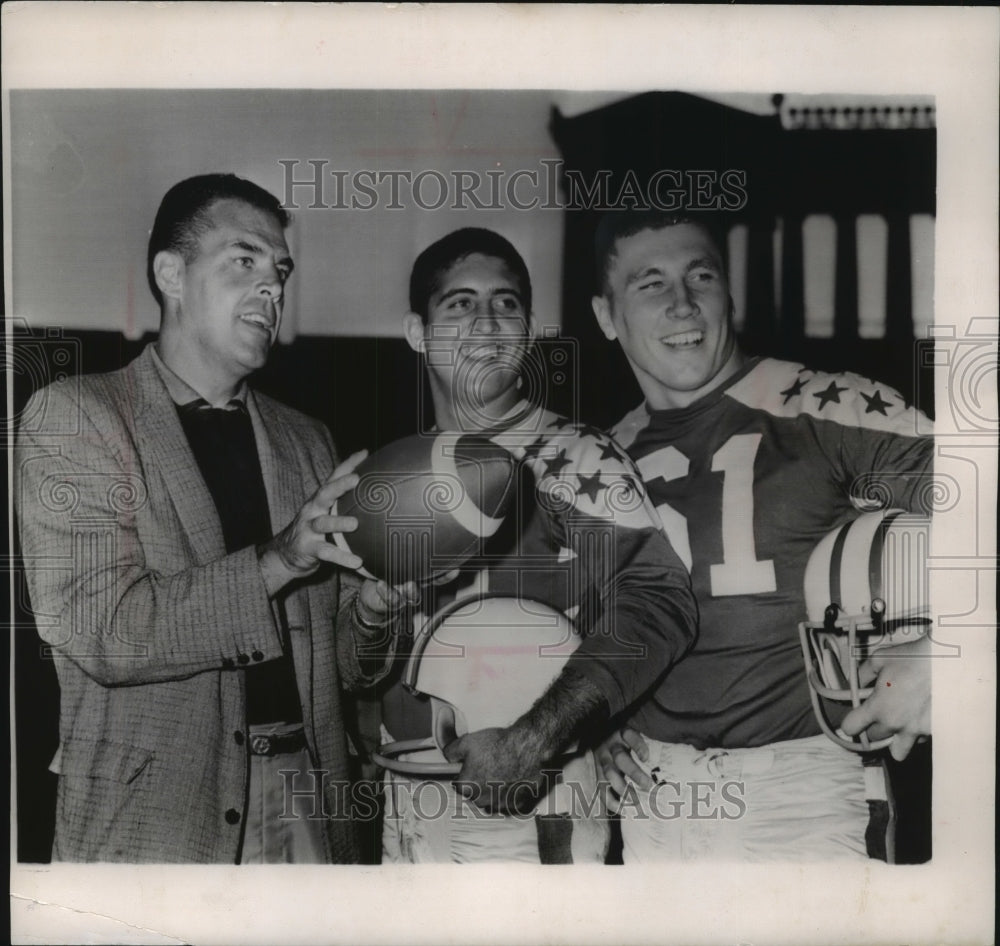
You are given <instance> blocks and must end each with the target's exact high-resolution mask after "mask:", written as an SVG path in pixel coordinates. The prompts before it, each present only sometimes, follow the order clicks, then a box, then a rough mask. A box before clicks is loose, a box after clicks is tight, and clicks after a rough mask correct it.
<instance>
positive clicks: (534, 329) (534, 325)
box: [528, 312, 538, 340]
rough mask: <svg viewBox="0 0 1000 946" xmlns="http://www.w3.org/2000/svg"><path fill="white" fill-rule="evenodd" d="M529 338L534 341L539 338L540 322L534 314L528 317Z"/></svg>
mask: <svg viewBox="0 0 1000 946" xmlns="http://www.w3.org/2000/svg"><path fill="white" fill-rule="evenodd" d="M528 338H530V339H532V340H534V339H536V338H538V322H537V320H536V319H535V313H534V312H532V313H531V314H530V315H529V316H528Z"/></svg>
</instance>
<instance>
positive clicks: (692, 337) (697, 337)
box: [661, 332, 705, 348]
mask: <svg viewBox="0 0 1000 946" xmlns="http://www.w3.org/2000/svg"><path fill="white" fill-rule="evenodd" d="M704 337H705V333H704V332H681V333H680V334H679V335H671V336H670V337H669V338H663V339H661V341H662V342H663V344H664V345H669V346H670V347H671V348H683V347H684V346H685V345H697V344H698V342H700V341H701V340H702V339H703V338H704Z"/></svg>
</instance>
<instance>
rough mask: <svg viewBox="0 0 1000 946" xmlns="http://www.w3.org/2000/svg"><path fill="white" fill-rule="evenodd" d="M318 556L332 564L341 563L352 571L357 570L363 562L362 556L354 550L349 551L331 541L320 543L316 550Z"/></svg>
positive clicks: (340, 564) (342, 566)
mask: <svg viewBox="0 0 1000 946" xmlns="http://www.w3.org/2000/svg"><path fill="white" fill-rule="evenodd" d="M316 557H317V558H318V559H320V560H321V561H324V562H329V563H330V564H331V565H339V566H340V567H341V568H346V569H348V570H349V571H352V572H353V571H357V569H359V568H360V567H361V566H362V564H363V562H362V561H361V558H360V556H358V555H355V554H354V553H353V552H347V551H345V550H344V549H342V548H339V547H338V546H336V545H333V544H331V543H330V542H323V543H322V544H321V545H320V547H319V548H318V549H317V550H316Z"/></svg>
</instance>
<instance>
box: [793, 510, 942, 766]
mask: <svg viewBox="0 0 1000 946" xmlns="http://www.w3.org/2000/svg"><path fill="white" fill-rule="evenodd" d="M929 542H930V518H929V517H928V516H926V515H919V514H915V513H907V512H903V511H901V510H899V509H890V510H882V511H879V512H872V513H866V514H864V515H861V516H859V517H858V518H857V519H855V520H853V521H852V522H849V523H847V524H845V525H843V526H840V527H839V528H837V529H834V530H833V531H832V532H830V533H829V534H828V535H827V536H825V537H824V538H823V539H822V541H820V543H819V544H818V545H817V546H816V548H815V550H814V551H813V553H812V555H810V557H809V562H808V564H807V565H806V572H805V579H804V585H805V598H806V614H807V616H808V620H806V621H803V622H802V623H800V624H799V638H800V640H801V643H802V653H803V656H804V658H805V664H806V674H807V676H808V679H809V695H810V698H811V699H812V705H813V710H814V711H815V713H816V719H817V720H818V721H819V725H820V727H821V728H822V730H823V732H825V733H826V735H828V736H829V737H830V738H831V739H832V740H833V741H834V742H836V743H838V744H839V745H841V746H844V747H845V748H847V749H851V750H853V751H855V752H870V751H874V750H877V749H882V748H884V747H885V746H887V745H888V744H889V742H890V741H891V740H890V739H881V740H877V741H874V742H873V741H871V740H869V739H868V737H867V736H866V735H865V734H864V733H861V734H860V736H858V737H857V738H854V739H852V738H851V737H849V736H847V735H846V734H845V733H844V732H843V731H842V730H840V729H837V730H835V729H834V727H833V725H831V723H830V721H829V719H828V718H827V714H826V711H825V709H824V707H823V704H822V701H821V698H824V699H828V700H835V701H838V702H843V703H850V704H851V705H852V706H854V707H857V706H860V705H861V703H862V702H863V701H864V700H866V699H867V698H868V697H869V696H870V695H871V694H872V692H873V691H872V689H871V688H870V687H862V686H861V684H860V681H859V678H858V667H859V665H860V664H861V663H862V661H864V660H865V659H866V658H868V657H869V656H871V654H872V653H873V652H874V651H875V650H877V649H879V648H880V647H885V646H889V645H892V644H903V643H906V642H907V641H911V640H916V639H917V638H919V637H922V636H923V635H924V633H925V632H926V630H927V626H928V625H929V624H930V611H929V607H928V593H927V552H928V546H929Z"/></svg>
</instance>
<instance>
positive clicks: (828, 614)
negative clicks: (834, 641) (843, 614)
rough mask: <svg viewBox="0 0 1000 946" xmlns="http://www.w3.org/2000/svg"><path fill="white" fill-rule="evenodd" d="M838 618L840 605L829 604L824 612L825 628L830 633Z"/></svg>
mask: <svg viewBox="0 0 1000 946" xmlns="http://www.w3.org/2000/svg"><path fill="white" fill-rule="evenodd" d="M838 617H840V605H839V604H833V603H831V604H828V605H827V606H826V608H825V610H824V611H823V627H825V628H826V630H828V631H832V630H833V628H834V625H835V624H836V623H837V618H838Z"/></svg>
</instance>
